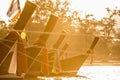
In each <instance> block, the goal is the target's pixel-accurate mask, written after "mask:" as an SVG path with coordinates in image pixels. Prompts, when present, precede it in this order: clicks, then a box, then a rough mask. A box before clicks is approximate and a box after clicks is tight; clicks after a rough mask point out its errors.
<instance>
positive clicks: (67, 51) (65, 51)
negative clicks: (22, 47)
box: [3, 40, 78, 53]
mask: <svg viewBox="0 0 120 80" xmlns="http://www.w3.org/2000/svg"><path fill="white" fill-rule="evenodd" d="M3 41H9V42H13V41H10V40H3ZM18 43H19V44H22V43H21V42H18ZM29 47H36V48H43V47H41V46H38V45H30V46H29ZM26 48H27V47H26ZM46 49H48V50H50V51H54V50H55V51H57V50H59V51H60V52H64V53H78V52H76V51H69V50H62V49H56V48H47V47H46ZM50 51H49V52H48V53H50Z"/></svg>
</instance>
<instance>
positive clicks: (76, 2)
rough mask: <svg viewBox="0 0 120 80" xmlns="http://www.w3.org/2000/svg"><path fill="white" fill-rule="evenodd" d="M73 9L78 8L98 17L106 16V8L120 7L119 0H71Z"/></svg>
mask: <svg viewBox="0 0 120 80" xmlns="http://www.w3.org/2000/svg"><path fill="white" fill-rule="evenodd" d="M70 3H71V6H70V8H71V9H72V10H78V11H81V12H83V13H84V14H93V15H94V17H95V18H96V19H100V18H101V17H103V16H106V15H107V13H106V9H105V8H107V7H109V8H110V9H115V7H116V6H117V7H118V8H119V7H120V2H119V1H118V0H109V1H108V0H70Z"/></svg>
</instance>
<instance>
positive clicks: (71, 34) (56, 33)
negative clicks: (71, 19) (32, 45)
mask: <svg viewBox="0 0 120 80" xmlns="http://www.w3.org/2000/svg"><path fill="white" fill-rule="evenodd" d="M6 30H7V29H6ZM7 31H10V30H7ZM14 31H17V32H25V33H26V32H29V33H37V34H38V33H39V34H51V35H53V34H54V35H70V36H91V35H90V34H89V33H84V34H81V33H80V34H79V33H73V32H67V31H65V30H64V31H65V32H66V33H62V32H42V31H41V32H40V31H31V30H25V31H23V30H14Z"/></svg>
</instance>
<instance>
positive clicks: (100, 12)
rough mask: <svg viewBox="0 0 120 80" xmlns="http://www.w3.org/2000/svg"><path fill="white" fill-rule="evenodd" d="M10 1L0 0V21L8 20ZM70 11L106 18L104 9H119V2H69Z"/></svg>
mask: <svg viewBox="0 0 120 80" xmlns="http://www.w3.org/2000/svg"><path fill="white" fill-rule="evenodd" d="M11 1H12V0H0V20H4V21H7V20H8V19H9V18H8V17H7V15H6V13H7V11H8V8H9V6H10V3H11ZM25 1H26V0H20V5H21V9H23V7H24V3H25ZM69 1H70V2H71V9H73V10H78V11H80V12H82V13H83V14H87V13H90V14H93V15H94V16H95V18H96V19H100V18H101V17H103V16H106V14H107V13H106V10H105V8H107V7H109V8H110V9H115V7H116V6H117V7H118V9H120V0H69Z"/></svg>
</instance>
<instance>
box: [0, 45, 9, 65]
mask: <svg viewBox="0 0 120 80" xmlns="http://www.w3.org/2000/svg"><path fill="white" fill-rule="evenodd" d="M2 44H3V45H5V46H6V47H8V48H10V47H9V46H8V45H6V44H4V43H2ZM8 55H9V52H8V53H7V55H6V56H5V57H4V59H3V60H2V62H1V63H0V66H1V65H2V64H3V63H4V61H5V60H6V59H7V57H8Z"/></svg>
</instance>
